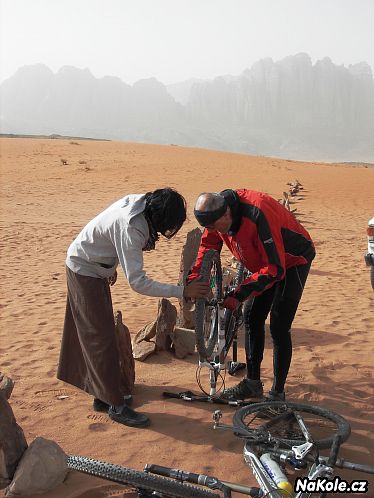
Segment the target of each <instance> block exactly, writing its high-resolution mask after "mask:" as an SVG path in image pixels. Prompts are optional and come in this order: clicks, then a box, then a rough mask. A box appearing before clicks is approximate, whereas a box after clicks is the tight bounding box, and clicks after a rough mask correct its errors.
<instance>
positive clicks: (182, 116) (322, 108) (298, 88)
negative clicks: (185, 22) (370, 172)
mask: <svg viewBox="0 0 374 498" xmlns="http://www.w3.org/2000/svg"><path fill="white" fill-rule="evenodd" d="M0 99H1V114H0V127H1V131H2V132H3V133H19V134H51V133H58V134H61V135H78V136H88V137H94V138H95V137H96V138H109V139H118V140H130V141H141V142H150V143H162V144H168V143H174V144H180V145H187V146H198V147H207V148H213V149H220V150H228V151H233V152H243V153H249V154H256V155H270V156H277V157H283V158H290V159H304V160H321V161H362V162H371V163H373V162H374V138H373V137H374V80H373V74H372V71H371V68H370V66H369V65H368V64H366V63H365V62H361V63H359V64H355V65H350V66H349V67H344V66H337V65H335V64H333V63H332V61H331V60H330V59H329V58H327V57H326V58H324V59H323V60H320V61H317V62H316V63H315V64H314V65H313V64H312V61H311V59H310V57H309V56H308V55H307V54H297V55H295V56H289V57H286V58H285V59H283V60H281V61H277V62H274V61H273V60H272V59H263V60H260V61H258V62H256V63H255V64H254V65H253V66H252V67H251V68H250V69H246V70H245V71H244V72H243V73H242V74H241V75H240V76H235V77H233V76H221V77H217V78H215V79H213V80H193V79H192V80H188V81H186V82H182V83H178V84H174V85H168V86H167V87H166V86H165V85H163V84H162V83H160V82H159V81H157V80H156V79H155V78H150V79H145V80H140V81H138V82H136V83H135V84H134V85H132V86H130V85H127V84H126V83H124V82H122V81H121V80H120V79H119V78H115V77H109V76H107V77H104V78H99V79H97V78H95V77H94V76H93V75H92V74H91V73H90V71H89V70H88V69H84V70H81V69H76V68H74V67H69V66H65V67H63V68H61V69H60V71H58V72H57V74H53V73H52V71H50V69H48V68H47V67H46V66H43V65H35V66H25V67H23V68H21V69H19V70H18V71H17V72H16V73H15V74H14V75H13V76H12V77H11V78H9V79H8V80H6V81H4V82H3V83H2V84H1V85H0Z"/></svg>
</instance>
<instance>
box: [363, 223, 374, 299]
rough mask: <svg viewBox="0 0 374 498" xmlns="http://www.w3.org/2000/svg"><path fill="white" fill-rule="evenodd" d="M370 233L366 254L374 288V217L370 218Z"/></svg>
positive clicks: (368, 230) (368, 229) (368, 231)
mask: <svg viewBox="0 0 374 498" xmlns="http://www.w3.org/2000/svg"><path fill="white" fill-rule="evenodd" d="M367 234H368V252H367V254H365V263H366V266H370V267H371V268H370V271H371V286H372V288H373V290H374V218H372V219H371V220H369V223H368V227H367Z"/></svg>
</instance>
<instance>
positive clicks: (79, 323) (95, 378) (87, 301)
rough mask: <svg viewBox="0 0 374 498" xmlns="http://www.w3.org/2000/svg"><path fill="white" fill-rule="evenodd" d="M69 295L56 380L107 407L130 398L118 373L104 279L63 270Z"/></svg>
mask: <svg viewBox="0 0 374 498" xmlns="http://www.w3.org/2000/svg"><path fill="white" fill-rule="evenodd" d="M66 278H67V286H68V295H67V303H66V314H65V323H64V331H63V336H62V343H61V351H60V361H59V366H58V371H57V378H58V379H60V380H62V381H64V382H67V383H68V384H72V385H73V386H76V387H78V388H79V389H82V390H83V391H85V392H87V393H89V394H91V395H92V396H94V397H95V398H99V399H101V400H102V401H105V402H106V403H108V404H110V405H121V404H122V403H123V396H124V395H127V394H130V392H129V390H128V387H127V386H126V380H125V378H124V376H123V374H122V372H121V369H120V361H119V352H118V346H117V342H116V336H115V324H114V317H113V306H112V298H111V295H110V288H109V284H108V282H107V280H106V279H101V278H93V277H85V276H83V275H79V274H77V273H74V272H73V271H71V270H70V269H69V268H66Z"/></svg>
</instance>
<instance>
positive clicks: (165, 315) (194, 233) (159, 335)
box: [132, 228, 201, 361]
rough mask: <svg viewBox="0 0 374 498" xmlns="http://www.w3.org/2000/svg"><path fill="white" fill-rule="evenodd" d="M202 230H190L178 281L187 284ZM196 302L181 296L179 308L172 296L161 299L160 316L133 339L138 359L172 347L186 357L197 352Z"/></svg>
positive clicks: (184, 247) (182, 256) (183, 250)
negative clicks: (169, 298) (173, 301)
mask: <svg viewBox="0 0 374 498" xmlns="http://www.w3.org/2000/svg"><path fill="white" fill-rule="evenodd" d="M200 239H201V230H200V229H199V228H195V229H194V230H191V231H190V232H189V233H188V234H187V238H186V243H185V245H184V246H183V249H182V254H181V261H180V272H179V280H178V284H179V285H183V282H185V281H186V278H187V274H188V271H189V270H190V268H191V267H192V266H193V263H194V261H195V260H196V256H197V251H198V248H199V245H200ZM194 327H195V304H194V303H193V302H192V301H187V300H185V299H180V300H179V312H178V311H177V308H176V306H174V305H173V304H172V303H171V302H170V301H169V300H168V299H165V298H162V299H160V300H159V302H158V312H157V317H156V319H155V320H154V321H152V322H149V323H147V324H146V325H145V326H144V327H143V328H142V329H141V330H139V332H138V333H137V334H136V335H135V337H134V339H133V341H132V350H133V355H134V358H135V359H136V360H139V361H144V360H145V359H146V358H147V357H148V356H149V355H151V354H153V353H155V352H157V351H171V352H173V353H174V354H175V356H176V357H177V358H180V359H182V358H185V357H186V356H187V355H189V354H193V353H194V352H195V332H194Z"/></svg>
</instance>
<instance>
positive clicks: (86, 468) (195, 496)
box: [67, 455, 219, 498]
mask: <svg viewBox="0 0 374 498" xmlns="http://www.w3.org/2000/svg"><path fill="white" fill-rule="evenodd" d="M67 466H68V468H69V469H71V470H77V471H78V472H83V473H85V474H90V475H94V476H97V477H101V478H103V479H107V480H109V481H113V482H118V483H122V484H129V485H130V486H133V487H134V488H136V489H137V490H146V491H150V492H153V491H156V492H157V493H160V496H162V497H165V498H167V497H168V498H219V495H217V494H216V493H213V492H211V491H206V490H204V489H201V488H198V487H197V486H192V485H190V484H182V483H180V482H177V481H174V480H172V479H168V478H165V477H158V476H154V475H152V474H147V473H146V472H140V471H138V470H133V469H129V468H127V467H122V466H120V465H114V464H111V463H106V462H102V461H100V460H94V459H92V458H86V457H81V456H75V455H70V456H68V459H67Z"/></svg>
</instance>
